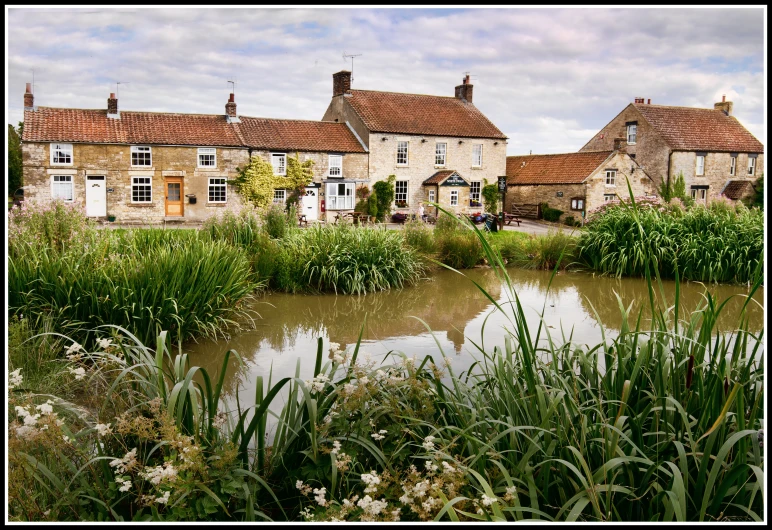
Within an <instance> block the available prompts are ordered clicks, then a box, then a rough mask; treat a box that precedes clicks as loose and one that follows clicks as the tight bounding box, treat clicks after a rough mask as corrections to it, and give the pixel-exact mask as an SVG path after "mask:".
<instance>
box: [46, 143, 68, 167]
mask: <svg viewBox="0 0 772 530" xmlns="http://www.w3.org/2000/svg"><path fill="white" fill-rule="evenodd" d="M51 165H52V166H53V165H56V166H71V165H72V144H51Z"/></svg>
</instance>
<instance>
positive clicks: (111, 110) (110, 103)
mask: <svg viewBox="0 0 772 530" xmlns="http://www.w3.org/2000/svg"><path fill="white" fill-rule="evenodd" d="M107 115H108V116H110V117H113V116H115V117H118V116H119V115H118V98H116V97H115V93H113V92H110V97H109V98H107Z"/></svg>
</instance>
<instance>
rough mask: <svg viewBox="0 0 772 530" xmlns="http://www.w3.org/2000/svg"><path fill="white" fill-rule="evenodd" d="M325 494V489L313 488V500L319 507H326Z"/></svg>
mask: <svg viewBox="0 0 772 530" xmlns="http://www.w3.org/2000/svg"><path fill="white" fill-rule="evenodd" d="M326 494H327V488H318V489H317V488H314V500H315V501H316V502H317V504H319V506H327V500H326V499H325V498H324V496H325V495H326Z"/></svg>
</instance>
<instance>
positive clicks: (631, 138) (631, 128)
mask: <svg viewBox="0 0 772 530" xmlns="http://www.w3.org/2000/svg"><path fill="white" fill-rule="evenodd" d="M637 140H638V124H637V123H631V124H629V125H628V126H627V145H635V143H636V141H637Z"/></svg>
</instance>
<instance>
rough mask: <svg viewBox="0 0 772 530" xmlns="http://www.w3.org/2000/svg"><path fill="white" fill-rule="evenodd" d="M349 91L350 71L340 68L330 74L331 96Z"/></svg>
mask: <svg viewBox="0 0 772 530" xmlns="http://www.w3.org/2000/svg"><path fill="white" fill-rule="evenodd" d="M348 92H351V72H349V71H348V70H341V71H340V72H337V73H334V74H332V96H333V97H335V96H342V95H344V94H346V93H348Z"/></svg>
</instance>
